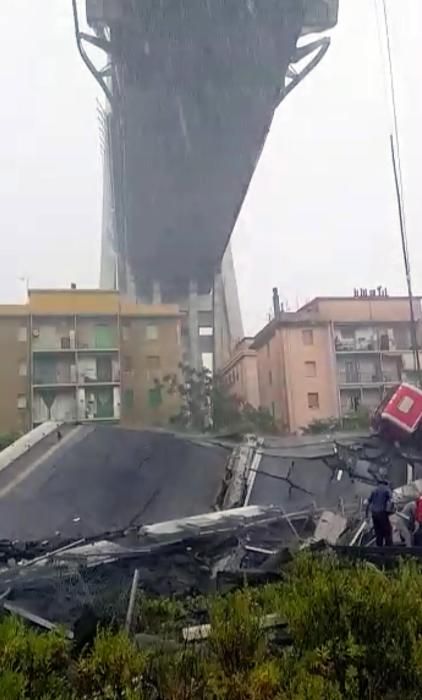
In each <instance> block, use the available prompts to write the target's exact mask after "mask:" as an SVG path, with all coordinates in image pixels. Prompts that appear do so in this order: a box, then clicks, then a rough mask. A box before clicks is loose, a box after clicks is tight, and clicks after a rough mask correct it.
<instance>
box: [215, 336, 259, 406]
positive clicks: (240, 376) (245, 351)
mask: <svg viewBox="0 0 422 700" xmlns="http://www.w3.org/2000/svg"><path fill="white" fill-rule="evenodd" d="M253 341H254V339H253V338H244V339H243V340H241V341H240V342H239V343H237V345H236V347H235V349H234V352H233V355H232V357H231V358H230V360H229V361H228V362H227V363H226V365H225V366H224V369H223V377H224V383H225V385H226V387H227V388H228V390H229V392H230V393H231V394H233V395H235V396H239V397H241V398H243V399H244V401H246V402H247V403H249V404H250V405H251V406H253V407H254V408H258V407H259V405H260V396H259V383H258V366H257V361H256V351H255V350H252V348H251V345H252V343H253Z"/></svg>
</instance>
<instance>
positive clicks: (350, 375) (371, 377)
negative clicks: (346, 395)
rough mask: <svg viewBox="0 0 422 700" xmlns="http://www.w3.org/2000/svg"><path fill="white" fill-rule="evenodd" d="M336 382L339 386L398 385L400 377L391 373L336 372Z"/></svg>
mask: <svg viewBox="0 0 422 700" xmlns="http://www.w3.org/2000/svg"><path fill="white" fill-rule="evenodd" d="M337 377H338V382H339V384H341V385H347V384H350V385H353V384H365V385H368V384H374V385H377V384H398V383H399V382H400V377H399V375H398V374H395V373H392V372H384V373H383V374H380V373H378V372H365V371H362V372H361V371H357V372H338V374H337Z"/></svg>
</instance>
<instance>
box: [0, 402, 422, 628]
mask: <svg viewBox="0 0 422 700" xmlns="http://www.w3.org/2000/svg"><path fill="white" fill-rule="evenodd" d="M400 389H401V390H402V388H400ZM395 396H396V394H394V395H393V397H392V398H391V399H390V404H391V401H393V402H394V397H395ZM421 397H422V394H421ZM401 400H403V396H401ZM390 404H389V403H388V402H387V404H386V403H385V402H384V404H383V406H382V407H381V408H380V411H379V412H378V413H377V414H376V416H375V422H374V424H375V426H376V428H377V430H376V431H373V432H371V433H368V434H366V435H362V436H359V437H358V438H357V437H356V436H353V437H351V436H350V435H340V434H337V435H330V436H308V437H300V438H266V439H265V440H262V439H260V440H258V439H257V438H256V437H254V436H246V438H244V439H243V441H241V442H240V443H238V444H234V443H233V442H230V441H228V440H219V439H217V438H215V437H214V438H208V439H207V440H205V438H201V439H198V438H192V444H194V445H195V449H196V450H198V449H202V448H204V449H205V452H206V454H208V455H210V453H209V452H207V450H208V451H209V450H213V449H214V448H217V449H218V450H219V452H218V460H221V454H222V453H224V454H225V455H226V467H225V473H224V470H223V472H222V478H221V481H220V487H219V489H218V491H217V493H216V494H215V497H214V500H213V502H212V503H210V508H209V512H206V513H205V514H202V515H200V514H197V510H195V508H192V510H191V512H192V515H187V516H182V517H177V518H171V519H163V520H162V522H150V523H148V522H146V523H142V520H139V519H137V520H136V521H134V519H133V518H130V519H129V521H128V522H127V525H126V527H122V528H119V529H118V530H114V531H112V532H110V531H108V532H106V533H103V532H100V533H98V534H94V535H93V534H91V533H90V532H89V531H87V534H79V535H78V536H77V537H76V536H75V537H69V536H67V537H63V536H61V535H60V534H57V533H56V534H54V536H50V537H46V538H45V540H43V541H40V540H37V541H34V542H28V541H24V542H19V541H11V540H3V541H0V595H1V602H2V605H3V606H4V608H5V610H7V611H9V612H11V613H15V614H19V615H22V616H23V617H24V618H26V619H28V620H29V621H31V622H33V623H34V624H36V625H39V626H42V627H46V628H53V627H54V626H56V625H58V624H60V625H65V627H66V629H67V630H68V634H69V636H72V635H77V636H78V635H79V632H78V630H79V629H80V625H81V620H84V619H86V616H87V614H88V617H89V615H91V616H92V618H93V619H94V620H96V621H98V620H107V619H124V616H125V612H126V608H127V603H128V596H129V591H130V589H131V585H132V582H133V579H134V574H135V572H136V586H137V589H138V590H139V591H142V592H144V594H147V595H152V596H176V597H184V596H197V595H199V594H207V593H209V592H212V591H220V592H225V591H228V590H231V589H233V588H235V587H238V586H242V585H244V584H245V582H247V583H248V584H249V585H260V584H264V583H267V582H271V581H278V580H280V579H282V578H283V575H284V574H283V570H284V567H285V565H286V564H288V562H289V561H291V559H292V557H293V556H294V555H295V553H296V552H298V551H300V550H303V549H306V548H310V549H312V550H320V549H321V548H327V547H328V548H330V549H333V550H334V551H336V552H337V553H339V554H341V555H347V556H356V557H360V558H362V557H363V558H366V559H369V560H372V561H374V562H375V563H383V562H384V563H385V561H386V559H387V558H390V559H391V558H392V559H394V558H397V556H398V555H401V556H402V555H405V554H406V553H408V554H411V555H412V556H415V555H416V556H421V555H422V548H421V549H415V548H414V547H411V546H410V545H411V541H410V534H409V528H408V525H407V518H406V506H407V504H408V503H409V502H412V501H414V500H415V499H416V497H417V496H418V495H419V494H422V450H421V449H420V446H419V441H418V439H413V438H412V435H413V433H411V432H410V431H408V432H406V433H404V434H401V433H400V431H397V430H396V429H395V430H394V432H393V433H392V432H391V427H390V424H389V419H388V411H389V406H390ZM405 406H406V407H408V406H409V402H408V401H406V402H405ZM390 408H391V406H390ZM421 416H422V401H421ZM421 416H420V417H419V421H416V423H415V418H414V417H413V423H414V424H415V427H414V428H413V432H415V431H417V429H418V427H417V426H419V425H420V418H421ZM394 426H395V428H397V422H395V423H394ZM165 439H167V440H168V438H165ZM156 440H157V438H156V437H154V441H156ZM153 444H154V445H155V444H156V442H154V443H153ZM171 444H172V445H173V443H171ZM183 449H184V452H183V455H186V454H187V452H186V450H187V448H186V446H185V447H184V448H183ZM195 454H196V455H201V454H202V453H201V451H199V452H198V451H197V452H195ZM207 459H208V460H209V459H210V456H208V457H207ZM218 460H217V462H215V464H216V465H217V467H218V469H221V467H220V466H219V465H220V461H218ZM210 464H211V465H213V461H212V459H211V462H210ZM217 467H214V466H213V468H217ZM385 478H387V479H388V481H389V482H390V484H391V485H392V488H393V489H394V500H395V504H396V512H395V514H394V515H393V516H392V518H391V519H392V523H393V531H394V546H393V547H391V548H386V549H389V551H388V552H387V551H386V549H384V550H383V551H382V552H381V551H380V550H379V549H378V548H374V547H373V544H374V537H373V533H372V529H371V526H370V524H369V523H368V522H367V520H366V518H365V503H366V499H367V498H368V496H369V494H370V493H371V491H372V489H373V488H374V486H375V485H376V484H377V483H378V482H379V481H380V480H381V479H385ZM166 499H167V496H166ZM174 510H175V505H174V504H172V507H171V509H170V512H171V513H173V512H174ZM160 512H169V511H166V510H162V511H160ZM87 611H89V612H88V613H87ZM199 622H201V620H200V621H199Z"/></svg>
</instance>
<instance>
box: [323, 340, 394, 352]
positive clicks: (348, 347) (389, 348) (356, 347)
mask: <svg viewBox="0 0 422 700" xmlns="http://www.w3.org/2000/svg"><path fill="white" fill-rule="evenodd" d="M335 350H336V353H337V354H338V355H341V354H345V355H347V354H349V355H350V354H351V353H361V354H371V353H376V354H377V355H379V354H380V353H386V354H394V353H395V354H396V355H400V354H401V352H402V351H401V350H398V349H397V348H396V346H395V345H394V344H393V343H390V344H389V345H388V344H386V343H385V344H384V343H378V342H370V343H369V342H368V343H359V342H357V341H355V340H350V342H349V341H346V340H344V339H343V340H341V341H340V340H338V339H336V341H335Z"/></svg>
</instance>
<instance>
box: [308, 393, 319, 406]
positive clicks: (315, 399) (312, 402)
mask: <svg viewBox="0 0 422 700" xmlns="http://www.w3.org/2000/svg"><path fill="white" fill-rule="evenodd" d="M308 408H312V409H315V408H319V394H318V393H317V392H313V393H310V394H308Z"/></svg>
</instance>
